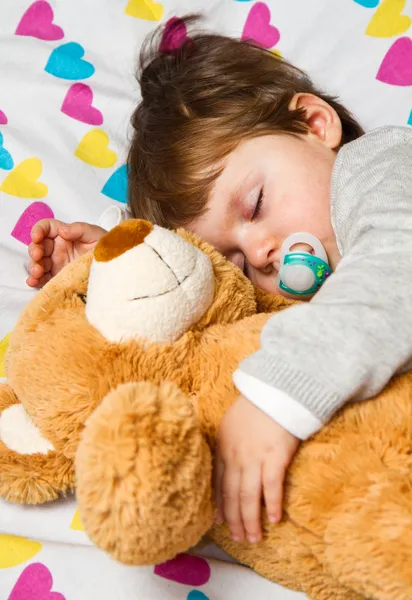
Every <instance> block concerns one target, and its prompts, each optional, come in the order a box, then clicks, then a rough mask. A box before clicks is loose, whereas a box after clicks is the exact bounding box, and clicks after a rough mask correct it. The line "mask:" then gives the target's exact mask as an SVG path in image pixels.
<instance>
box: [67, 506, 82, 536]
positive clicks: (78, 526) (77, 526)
mask: <svg viewBox="0 0 412 600" xmlns="http://www.w3.org/2000/svg"><path fill="white" fill-rule="evenodd" d="M70 529H74V530H75V531H84V527H83V525H82V522H81V519H80V515H79V511H78V510H76V512H75V513H74V516H73V520H72V522H71V524H70Z"/></svg>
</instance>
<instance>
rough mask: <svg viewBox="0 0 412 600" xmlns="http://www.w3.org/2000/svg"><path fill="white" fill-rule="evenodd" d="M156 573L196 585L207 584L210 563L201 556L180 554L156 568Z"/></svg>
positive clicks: (170, 579)
mask: <svg viewBox="0 0 412 600" xmlns="http://www.w3.org/2000/svg"><path fill="white" fill-rule="evenodd" d="M154 572H155V575H158V576H159V577H163V578H164V579H169V581H175V582H176V583H182V584H183V585H192V586H194V587H196V586H199V585H205V583H207V582H208V581H209V579H210V567H209V563H208V562H207V561H206V560H205V559H204V558H201V557H200V556H192V555H191V554H178V555H177V556H176V557H175V558H172V560H168V561H167V562H165V563H162V564H161V565H156V566H155V568H154Z"/></svg>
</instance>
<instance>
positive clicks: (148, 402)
mask: <svg viewBox="0 0 412 600" xmlns="http://www.w3.org/2000/svg"><path fill="white" fill-rule="evenodd" d="M76 472H77V498H78V502H79V509H80V515H81V519H82V523H83V525H84V528H85V530H86V532H87V534H88V535H89V537H90V538H91V539H92V541H93V542H94V543H95V544H96V545H97V546H99V547H100V548H102V549H103V550H105V551H106V552H108V553H110V554H111V555H112V556H113V557H114V558H115V559H116V560H119V561H121V562H123V563H126V564H131V565H151V564H156V563H159V562H163V561H165V560H168V559H170V558H173V557H174V556H175V555H176V554H178V553H179V552H183V551H185V550H188V549H189V548H190V547H192V546H194V545H195V544H197V543H198V541H199V540H200V538H201V537H202V536H203V535H204V533H205V532H206V531H207V530H208V529H209V528H210V526H211V524H212V522H213V505H212V492H211V477H212V458H211V453H210V449H209V446H208V445H207V443H206V441H205V437H204V435H203V434H202V431H201V429H200V427H199V424H198V420H197V417H196V414H195V411H194V408H193V403H192V399H190V398H189V397H188V396H187V395H186V394H185V393H183V392H182V391H181V390H180V389H179V387H178V386H176V385H175V384H173V383H171V382H165V383H162V384H160V385H156V384H154V383H149V382H132V383H126V384H122V385H119V386H118V387H117V388H116V389H114V390H113V391H111V392H110V393H109V394H108V395H107V396H106V397H105V398H104V400H103V402H102V403H101V405H100V406H99V407H98V408H97V409H96V410H95V411H94V413H93V415H92V416H91V417H90V419H89V421H88V423H87V425H86V428H85V430H84V434H83V437H82V441H81V442H80V445H79V448H78V451H77V457H76Z"/></svg>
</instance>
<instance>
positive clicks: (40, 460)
mask: <svg viewBox="0 0 412 600" xmlns="http://www.w3.org/2000/svg"><path fill="white" fill-rule="evenodd" d="M73 486H74V473H73V469H72V468H71V463H69V461H67V460H66V459H64V458H63V457H60V456H58V455H57V453H56V452H55V451H54V448H53V446H52V444H51V443H50V442H49V441H48V440H47V439H45V438H44V437H43V436H42V434H41V433H40V431H39V430H38V429H37V427H36V426H35V425H34V423H33V422H32V420H31V419H30V417H29V415H28V414H27V412H26V411H25V409H24V408H23V406H22V404H21V403H20V402H19V401H18V399H17V397H16V395H15V393H14V392H13V390H12V389H11V387H10V386H9V385H7V384H1V385H0V496H2V497H4V498H5V499H6V500H8V501H10V502H16V503H25V504H26V503H28V504H39V503H43V502H48V501H50V500H54V499H56V498H58V496H59V495H60V494H62V493H65V492H67V491H70V490H72V489H73Z"/></svg>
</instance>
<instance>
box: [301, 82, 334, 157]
mask: <svg viewBox="0 0 412 600" xmlns="http://www.w3.org/2000/svg"><path fill="white" fill-rule="evenodd" d="M297 109H303V110H304V111H305V117H306V122H307V124H308V126H309V132H310V133H311V134H313V135H315V136H316V137H317V138H318V139H319V140H320V141H321V142H323V143H324V144H325V145H326V146H327V147H328V148H331V149H332V150H335V149H336V148H339V146H340V143H341V141H342V122H341V120H340V118H339V115H338V113H337V112H336V110H335V109H334V108H332V106H331V105H330V104H328V103H327V102H325V100H322V98H319V96H315V95H314V94H307V93H299V94H295V95H294V96H293V98H292V100H291V101H290V103H289V110H297Z"/></svg>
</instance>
